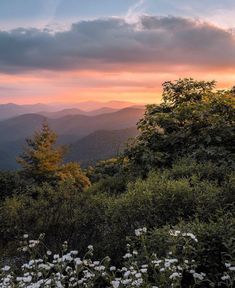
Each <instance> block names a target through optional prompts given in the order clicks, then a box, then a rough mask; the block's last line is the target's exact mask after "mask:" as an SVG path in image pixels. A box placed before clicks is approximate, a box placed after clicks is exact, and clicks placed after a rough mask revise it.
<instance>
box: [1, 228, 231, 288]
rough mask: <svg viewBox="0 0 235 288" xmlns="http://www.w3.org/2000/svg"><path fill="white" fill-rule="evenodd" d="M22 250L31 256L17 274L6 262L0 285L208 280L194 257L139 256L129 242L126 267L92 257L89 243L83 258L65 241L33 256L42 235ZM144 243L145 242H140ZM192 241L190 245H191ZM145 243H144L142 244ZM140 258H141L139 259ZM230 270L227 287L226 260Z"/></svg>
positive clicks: (120, 287)
mask: <svg viewBox="0 0 235 288" xmlns="http://www.w3.org/2000/svg"><path fill="white" fill-rule="evenodd" d="M146 233H147V229H146V228H145V227H144V228H139V229H136V230H135V236H136V237H137V240H141V241H142V240H143V238H144V237H145V234H146ZM170 235H171V236H173V237H182V238H183V239H185V243H188V241H191V242H192V243H195V244H196V243H197V242H198V240H197V238H196V236H195V235H193V234H192V233H181V231H179V230H174V231H173V230H171V231H170ZM23 238H24V246H23V247H22V248H21V250H22V251H24V252H25V251H27V252H29V253H30V255H32V257H31V259H30V260H29V261H28V262H27V263H25V264H23V265H22V266H21V268H20V269H19V270H20V272H17V273H15V272H14V271H13V269H11V267H10V266H8V265H6V266H5V267H3V268H2V269H1V272H0V288H11V287H16V288H41V287H45V288H47V287H57V288H63V287H81V288H91V287H95V286H96V285H97V283H98V282H99V283H100V281H101V280H102V283H103V284H102V285H103V286H102V287H104V288H124V287H126V288H131V287H133V288H135V287H142V288H163V287H180V282H181V280H182V277H183V272H187V273H190V274H191V275H192V276H193V278H194V282H195V284H196V283H200V282H201V281H203V280H206V274H205V273H202V272H200V273H199V272H198V271H197V267H196V264H195V261H194V260H193V259H191V260H190V259H185V258H184V257H180V259H178V258H176V257H173V253H172V252H169V253H168V255H167V257H165V258H158V257H157V255H156V254H154V253H152V254H151V255H144V256H145V257H140V258H139V255H140V254H141V251H140V250H141V248H143V247H141V248H140V250H137V249H134V248H132V246H131V245H129V244H128V245H127V253H126V254H125V255H124V256H123V260H124V263H123V266H122V267H119V268H118V267H115V266H113V265H112V264H111V262H112V261H111V259H110V258H109V257H106V258H104V259H103V260H101V261H97V260H92V258H93V246H92V245H89V246H88V251H87V253H86V254H85V256H84V257H83V258H81V257H79V256H78V251H76V250H72V251H70V252H67V243H66V242H65V243H64V244H63V252H62V253H61V254H53V253H52V252H51V251H49V250H47V251H46V252H45V255H43V257H33V255H39V254H38V253H36V250H37V248H38V245H39V244H41V243H42V241H41V240H42V238H43V237H39V239H38V240H28V235H27V234H25V235H24V236H23ZM140 243H142V242H140ZM192 243H190V244H192ZM142 246H144V243H142ZM140 259H141V260H140ZM225 267H227V269H228V271H227V272H226V273H224V275H223V276H222V277H221V282H222V283H223V284H224V285H226V286H224V287H232V285H233V284H232V283H233V281H234V274H235V267H234V266H233V265H232V264H230V263H225Z"/></svg>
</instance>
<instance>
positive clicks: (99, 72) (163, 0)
mask: <svg viewBox="0 0 235 288" xmlns="http://www.w3.org/2000/svg"><path fill="white" fill-rule="evenodd" d="M234 19H235V1H234V0H223V1H221V0H203V1H196V0H1V1H0V103H9V102H14V103H19V104H22V103H24V104H25V103H27V104H29V103H38V102H41V103H58V102H60V103H63V102H64V103H75V102H76V103H77V102H82V101H88V100H95V101H101V102H106V101H110V100H120V101H131V102H136V103H159V101H160V99H161V89H162V87H161V84H162V83H163V82H164V81H168V80H172V81H173V80H176V79H178V78H183V77H193V78H195V79H202V80H214V79H215V80H217V82H218V87H219V88H230V87H232V86H233V85H234V84H235V73H234V72H235V20H234Z"/></svg>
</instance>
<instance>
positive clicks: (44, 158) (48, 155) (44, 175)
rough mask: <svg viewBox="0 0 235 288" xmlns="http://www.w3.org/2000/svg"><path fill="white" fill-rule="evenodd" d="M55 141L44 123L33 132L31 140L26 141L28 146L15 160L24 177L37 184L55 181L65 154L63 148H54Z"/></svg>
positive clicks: (52, 133)
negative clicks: (32, 179)
mask: <svg viewBox="0 0 235 288" xmlns="http://www.w3.org/2000/svg"><path fill="white" fill-rule="evenodd" d="M56 139H57V135H56V133H55V132H53V131H52V130H51V129H50V127H49V126H48V123H47V122H46V121H45V122H44V123H43V125H42V129H41V130H40V131H37V132H35V134H34V136H33V138H31V139H26V142H27V145H28V146H27V147H26V148H25V149H24V153H23V154H22V155H21V156H20V157H19V158H18V159H17V161H18V163H19V164H20V165H21V166H22V172H23V174H24V175H26V176H27V177H28V178H29V177H31V178H34V179H35V180H36V181H39V182H41V181H47V180H52V179H56V174H57V171H58V170H59V167H60V165H61V164H62V162H63V156H64V154H65V148H64V147H62V146H58V147H56V146H55V143H56Z"/></svg>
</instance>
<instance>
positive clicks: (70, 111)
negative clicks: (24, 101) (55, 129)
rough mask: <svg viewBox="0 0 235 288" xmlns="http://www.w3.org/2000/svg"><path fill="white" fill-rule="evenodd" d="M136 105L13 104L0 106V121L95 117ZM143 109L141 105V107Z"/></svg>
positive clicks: (117, 102)
mask: <svg viewBox="0 0 235 288" xmlns="http://www.w3.org/2000/svg"><path fill="white" fill-rule="evenodd" d="M135 106H136V104H135V103H132V102H124V101H110V102H106V103H105V102H104V103H103V102H95V101H88V102H81V103H74V104H41V103H37V104H29V105H18V104H14V103H8V104H0V121H1V120H5V119H10V118H13V117H16V116H20V115H23V114H31V113H36V114H41V115H44V116H46V117H48V118H60V117H62V116H65V115H90V116H95V115H99V114H104V113H112V112H115V111H118V110H120V109H123V108H127V107H135ZM142 107H143V105H142Z"/></svg>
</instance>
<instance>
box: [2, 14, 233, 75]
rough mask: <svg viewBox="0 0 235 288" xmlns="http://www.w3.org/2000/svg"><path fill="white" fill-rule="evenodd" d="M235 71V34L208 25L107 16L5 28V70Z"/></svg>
mask: <svg viewBox="0 0 235 288" xmlns="http://www.w3.org/2000/svg"><path fill="white" fill-rule="evenodd" d="M180 67H187V68H189V67H191V68H192V69H208V68H211V69H232V70H233V69H235V37H234V36H233V34H232V33H231V32H229V31H226V30H223V29H221V28H218V27H216V26H213V25H210V24H208V23H203V22H199V21H193V20H189V19H184V18H178V17H161V18H160V17H156V16H142V17H141V18H140V19H139V22H138V23H127V22H126V21H125V20H124V19H122V18H106V19H97V20H91V21H81V22H78V23H75V24H73V25H72V26H71V28H70V29H69V30H67V31H63V32H56V33H51V31H47V30H43V31H40V30H38V29H22V28H21V29H15V30H12V31H0V72H2V73H21V72H25V71H31V70H51V71H56V70H61V71H63V70H65V71H66V70H67V71H68V70H69V71H70V70H79V71H84V70H92V71H93V70H95V71H109V70H110V71H130V72H133V71H136V70H138V71H147V70H149V71H155V72H159V71H160V70H161V69H162V70H167V69H179V68H180Z"/></svg>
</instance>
